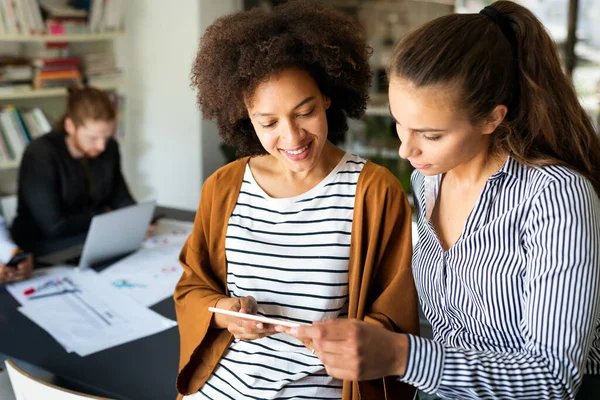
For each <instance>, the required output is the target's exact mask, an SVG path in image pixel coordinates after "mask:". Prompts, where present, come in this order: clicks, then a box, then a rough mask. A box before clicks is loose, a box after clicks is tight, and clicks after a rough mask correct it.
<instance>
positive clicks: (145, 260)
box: [100, 220, 193, 306]
mask: <svg viewBox="0 0 600 400" xmlns="http://www.w3.org/2000/svg"><path fill="white" fill-rule="evenodd" d="M192 227H193V224H192V223H189V222H180V221H173V220H160V221H159V224H158V227H157V229H156V231H155V233H154V235H153V236H152V238H150V239H148V240H146V241H145V242H144V246H143V248H142V249H141V250H139V251H137V252H136V253H134V254H132V255H130V256H129V257H126V258H123V259H122V260H119V261H118V262H116V263H115V264H113V265H111V266H110V267H108V268H106V269H105V270H104V271H102V272H101V273H100V275H101V276H102V277H103V278H104V279H106V280H107V281H109V282H110V283H111V284H112V285H113V286H114V287H115V288H116V289H118V290H119V291H121V292H122V293H124V294H126V295H128V296H130V297H131V298H132V299H134V300H135V301H137V302H138V303H140V304H142V305H145V306H152V305H154V304H156V303H158V302H159V301H161V300H164V299H166V298H167V297H170V296H172V295H173V291H174V290H175V285H176V284H177V281H179V278H180V277H181V274H182V272H183V269H182V268H181V265H179V260H178V259H179V252H180V251H181V247H182V246H183V244H184V243H185V241H186V239H187V237H188V236H189V234H190V233H191V231H192Z"/></svg>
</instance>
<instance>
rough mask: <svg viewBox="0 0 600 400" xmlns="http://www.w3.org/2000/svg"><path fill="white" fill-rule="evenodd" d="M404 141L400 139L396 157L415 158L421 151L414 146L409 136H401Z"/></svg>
mask: <svg viewBox="0 0 600 400" xmlns="http://www.w3.org/2000/svg"><path fill="white" fill-rule="evenodd" d="M403 136H404V140H403V139H402V138H400V141H401V142H400V148H399V149H398V155H399V156H400V157H402V158H409V157H414V156H417V155H419V154H420V153H421V151H420V150H419V149H418V147H417V146H416V143H415V141H414V139H413V138H412V137H411V135H410V134H406V135H403Z"/></svg>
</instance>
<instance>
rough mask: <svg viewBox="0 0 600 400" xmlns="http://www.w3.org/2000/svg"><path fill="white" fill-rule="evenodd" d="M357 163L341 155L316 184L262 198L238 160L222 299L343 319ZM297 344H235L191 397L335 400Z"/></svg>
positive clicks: (327, 381) (285, 314)
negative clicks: (246, 300)
mask: <svg viewBox="0 0 600 400" xmlns="http://www.w3.org/2000/svg"><path fill="white" fill-rule="evenodd" d="M364 164H365V161H364V160H363V159H361V158H359V157H357V156H353V155H349V154H346V155H345V156H344V157H343V158H342V160H341V161H340V162H339V164H338V165H337V167H336V168H335V169H334V170H333V171H332V172H331V173H330V174H329V175H328V176H327V177H326V178H325V179H324V180H323V181H322V182H321V183H320V184H319V185H317V186H316V187H314V188H313V189H311V190H309V191H308V192H306V193H304V194H302V195H299V196H296V197H292V198H284V199H281V198H271V197H269V196H268V195H267V194H266V193H265V192H264V191H263V190H262V189H261V188H260V187H259V186H258V185H257V183H256V182H255V180H254V178H253V177H252V173H251V171H250V168H249V166H246V172H245V175H244V180H243V183H242V186H241V191H240V195H239V197H238V201H237V204H236V206H235V208H234V210H233V213H232V215H231V217H230V219H229V226H228V229H227V238H226V240H225V247H226V249H225V251H226V256H227V285H228V288H229V291H230V294H231V296H232V297H243V296H253V297H254V298H256V300H257V302H258V309H259V311H258V313H259V314H261V315H264V316H268V317H275V318H284V319H287V320H291V321H297V322H306V323H311V322H312V321H319V320H325V319H331V318H336V317H339V316H342V317H343V316H344V315H347V300H348V260H349V256H350V233H351V229H352V217H353V214H354V212H353V210H354V198H355V194H356V184H357V181H358V177H359V174H360V172H361V170H362V168H363V166H364ZM341 393H342V382H341V381H339V380H336V379H334V378H331V377H329V376H327V374H326V372H325V369H324V367H323V365H322V364H321V362H320V361H319V359H318V358H317V357H316V356H314V355H313V354H311V352H310V351H309V350H308V349H307V348H306V347H305V346H304V345H303V344H302V343H301V342H299V341H298V340H296V339H294V338H292V337H291V336H287V335H284V334H277V335H273V336H269V337H265V338H262V339H259V340H253V341H240V340H235V341H234V342H233V343H232V344H231V346H230V347H229V350H228V351H227V352H226V353H225V355H224V356H223V358H222V359H221V361H220V362H219V365H218V366H217V367H216V368H215V370H214V372H213V374H212V376H211V377H210V378H209V379H208V381H207V382H206V383H205V385H204V386H203V387H202V388H201V390H200V392H199V393H198V394H197V395H196V396H198V398H201V399H242V398H243V399H260V400H263V399H340V398H341Z"/></svg>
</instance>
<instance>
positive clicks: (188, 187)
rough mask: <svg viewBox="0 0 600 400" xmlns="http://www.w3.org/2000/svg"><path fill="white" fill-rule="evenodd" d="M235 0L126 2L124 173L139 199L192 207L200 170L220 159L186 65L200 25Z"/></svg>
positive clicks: (121, 55)
mask: <svg viewBox="0 0 600 400" xmlns="http://www.w3.org/2000/svg"><path fill="white" fill-rule="evenodd" d="M239 5H240V2H239V1H238V0H219V1H213V0H200V1H198V0H171V1H168V2H167V1H147V0H128V1H127V7H128V9H127V21H126V24H127V25H126V29H127V35H126V37H125V38H123V39H120V40H119V41H118V42H117V44H116V53H117V59H118V63H119V64H120V66H122V67H123V69H124V70H125V81H126V84H125V90H124V91H125V94H126V110H127V112H126V116H125V117H126V133H125V137H123V138H122V139H121V152H122V159H123V171H124V174H125V177H126V179H127V181H128V183H129V185H130V188H131V190H132V192H133V194H134V195H135V197H136V198H137V199H138V200H145V199H156V200H157V202H158V203H159V204H160V205H164V206H169V207H177V208H183V209H189V210H195V209H196V208H197V204H198V200H199V194H200V189H201V187H202V182H203V180H204V178H205V173H204V171H203V170H204V168H206V169H207V170H208V169H211V168H213V165H217V164H219V163H222V161H221V160H220V158H219V157H218V156H219V152H218V150H215V147H218V142H215V138H216V129H215V128H214V126H213V125H211V124H209V123H206V122H204V123H203V121H202V120H201V115H200V112H199V111H198V109H197V107H196V97H195V92H194V91H193V89H192V88H190V83H189V82H190V79H189V77H190V69H191V65H192V61H193V59H194V55H195V53H196V50H197V47H198V43H199V38H200V36H201V33H202V32H203V30H204V28H205V27H206V26H207V25H208V24H209V23H210V22H212V20H214V18H215V17H216V16H219V15H221V14H223V13H227V12H231V11H235V10H237V9H238V6H239Z"/></svg>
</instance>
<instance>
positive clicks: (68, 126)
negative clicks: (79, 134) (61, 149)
mask: <svg viewBox="0 0 600 400" xmlns="http://www.w3.org/2000/svg"><path fill="white" fill-rule="evenodd" d="M64 128H65V131H67V133H68V134H69V135H74V134H75V132H76V131H77V127H76V126H75V123H74V122H73V120H72V119H71V117H66V118H65V126H64Z"/></svg>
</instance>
